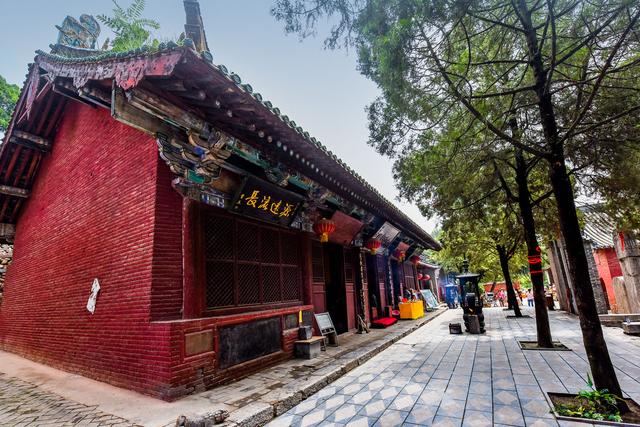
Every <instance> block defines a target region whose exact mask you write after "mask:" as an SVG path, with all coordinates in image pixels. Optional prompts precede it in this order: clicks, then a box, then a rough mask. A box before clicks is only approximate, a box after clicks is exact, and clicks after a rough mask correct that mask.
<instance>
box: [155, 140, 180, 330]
mask: <svg viewBox="0 0 640 427" xmlns="http://www.w3.org/2000/svg"><path fill="white" fill-rule="evenodd" d="M152 145H153V149H154V150H156V151H157V149H156V146H155V143H154V144H152ZM172 178H173V176H172V172H171V171H170V170H169V167H168V166H167V165H166V164H165V163H164V162H163V161H160V166H159V167H158V171H157V175H156V185H157V193H156V196H157V198H156V206H155V223H154V230H153V233H154V234H153V236H154V242H153V243H154V245H153V247H154V250H153V265H152V275H153V286H152V289H151V319H152V320H174V319H181V318H182V298H183V275H182V267H183V264H182V244H183V240H182V231H183V230H182V216H183V204H182V196H181V195H180V194H179V193H178V192H177V191H175V190H174V189H173V188H172V187H171V179H172Z"/></svg>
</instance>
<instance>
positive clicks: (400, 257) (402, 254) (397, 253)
mask: <svg viewBox="0 0 640 427" xmlns="http://www.w3.org/2000/svg"><path fill="white" fill-rule="evenodd" d="M393 255H394V256H395V257H396V259H397V260H398V261H399V262H402V261H404V257H405V255H406V254H405V252H404V251H401V250H400V249H396V251H395V252H394V254H393Z"/></svg>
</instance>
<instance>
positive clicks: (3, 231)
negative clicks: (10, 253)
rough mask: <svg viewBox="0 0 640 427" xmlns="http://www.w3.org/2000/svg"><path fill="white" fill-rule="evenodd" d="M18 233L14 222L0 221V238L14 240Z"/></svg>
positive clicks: (10, 241)
mask: <svg viewBox="0 0 640 427" xmlns="http://www.w3.org/2000/svg"><path fill="white" fill-rule="evenodd" d="M15 235H16V226H15V225H14V224H7V223H0V240H4V241H7V242H9V243H12V242H13V238H14V237H15Z"/></svg>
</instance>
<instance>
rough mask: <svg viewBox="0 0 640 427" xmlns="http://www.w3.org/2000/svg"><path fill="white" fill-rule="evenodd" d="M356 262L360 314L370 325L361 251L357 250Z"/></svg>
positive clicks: (364, 263)
mask: <svg viewBox="0 0 640 427" xmlns="http://www.w3.org/2000/svg"><path fill="white" fill-rule="evenodd" d="M357 251H358V252H357V262H356V272H357V275H358V276H357V281H358V283H359V285H360V292H359V293H360V299H361V304H362V310H363V311H364V313H360V314H361V315H363V319H364V322H365V323H366V324H367V325H369V324H370V323H371V308H370V306H369V282H368V280H367V279H368V278H367V257H366V254H365V252H364V251H363V250H362V249H357Z"/></svg>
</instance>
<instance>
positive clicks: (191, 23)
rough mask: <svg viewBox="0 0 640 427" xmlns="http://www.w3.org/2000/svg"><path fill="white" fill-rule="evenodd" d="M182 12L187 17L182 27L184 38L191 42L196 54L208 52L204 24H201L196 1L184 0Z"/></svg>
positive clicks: (198, 6)
mask: <svg viewBox="0 0 640 427" xmlns="http://www.w3.org/2000/svg"><path fill="white" fill-rule="evenodd" d="M184 11H185V13H186V15H187V22H186V24H185V25H184V32H185V35H186V37H187V38H189V39H191V40H193V43H194V45H195V48H196V50H198V52H204V51H208V50H209V45H208V44H207V36H206V34H205V32H204V24H203V23H202V15H201V14H200V4H199V3H198V0H184Z"/></svg>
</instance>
